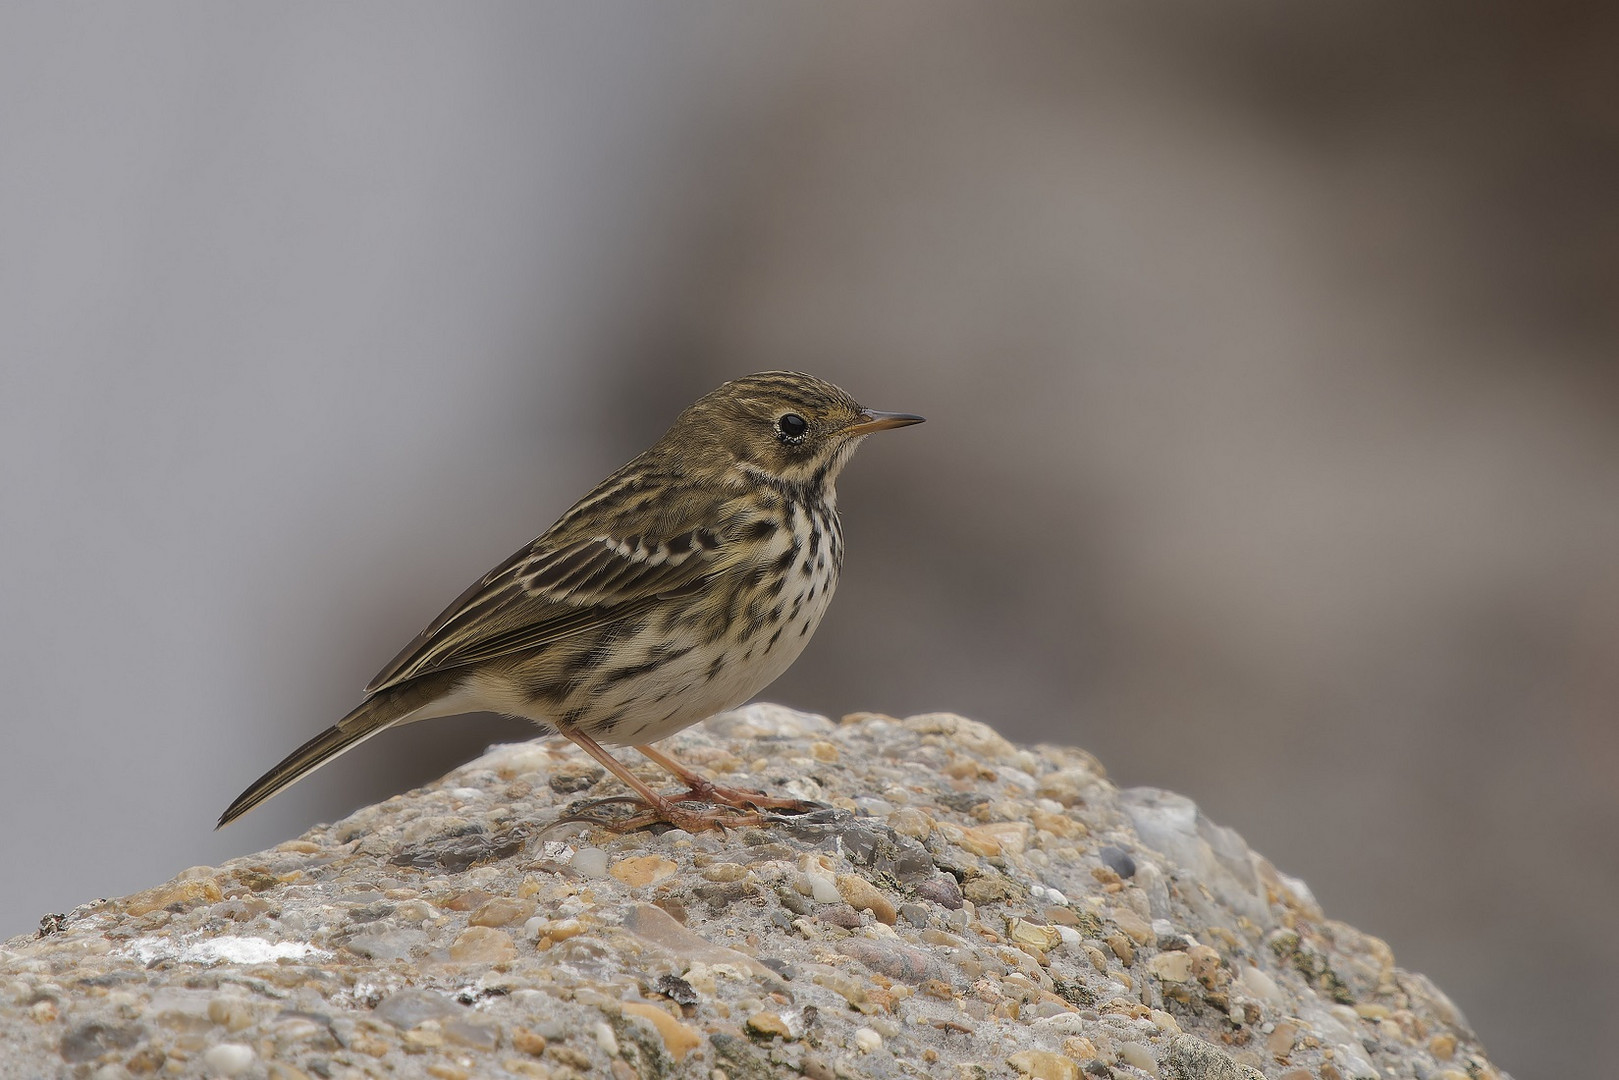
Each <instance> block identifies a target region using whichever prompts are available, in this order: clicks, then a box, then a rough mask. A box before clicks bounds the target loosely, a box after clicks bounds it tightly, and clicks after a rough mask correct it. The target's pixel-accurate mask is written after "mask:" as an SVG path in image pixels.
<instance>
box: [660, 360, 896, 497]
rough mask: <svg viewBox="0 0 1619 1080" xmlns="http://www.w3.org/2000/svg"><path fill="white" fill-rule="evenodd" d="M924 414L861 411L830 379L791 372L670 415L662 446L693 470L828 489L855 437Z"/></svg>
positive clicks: (752, 381)
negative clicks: (671, 422) (673, 416)
mask: <svg viewBox="0 0 1619 1080" xmlns="http://www.w3.org/2000/svg"><path fill="white" fill-rule="evenodd" d="M921 422H922V417H920V416H911V415H909V414H906V413H884V412H875V411H873V410H871V409H866V408H862V407H861V405H860V404H859V403H858V402H856V401H855V399H854V398H852V397H850V396H849V395H848V394H847V393H846V392H844V391H843V390H841V389H839V388H838V387H836V386H833V385H832V384H831V383H829V382H825V381H823V380H821V379H817V378H815V377H814V376H813V375H805V374H803V373H801V372H796V371H764V372H760V373H759V374H757V375H748V376H746V377H744V378H741V379H733V380H732V381H731V382H728V383H726V384H725V385H724V386H721V387H720V388H719V389H717V390H714V391H713V392H711V393H709V394H706V395H704V396H703V397H702V398H700V399H698V400H697V401H696V402H695V403H693V404H692V405H691V406H690V407H689V408H687V409H686V410H685V411H684V412H682V413H681V414H680V416H679V418H678V419H676V420H675V423H674V426H673V427H671V428H670V429H669V432H668V434H666V435H665V436H664V437H663V440H662V442H660V444H659V446H660V447H667V448H668V449H669V451H671V452H672V453H674V454H677V455H678V457H679V460H681V461H683V462H687V463H690V464H691V465H692V466H693V467H694V469H696V470H701V471H703V472H708V471H709V470H713V471H714V472H715V474H716V477H715V478H716V479H719V477H720V476H722V475H724V474H733V475H734V474H736V473H737V472H741V473H742V474H745V475H749V476H751V477H753V478H755V479H773V480H775V481H779V482H780V483H782V484H785V485H788V486H791V487H811V488H824V487H829V486H830V485H831V483H832V481H834V480H835V479H837V475H838V473H839V472H840V471H842V469H843V466H844V465H845V464H847V463H848V460H849V455H850V454H852V453H853V452H854V448H855V447H856V446H858V445H859V444H860V441H861V440H862V439H864V438H865V437H866V436H867V435H870V434H871V433H872V432H874V431H882V430H884V429H885V428H893V427H905V426H907V425H909V424H920V423H921Z"/></svg>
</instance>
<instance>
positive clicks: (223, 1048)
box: [202, 1043, 253, 1076]
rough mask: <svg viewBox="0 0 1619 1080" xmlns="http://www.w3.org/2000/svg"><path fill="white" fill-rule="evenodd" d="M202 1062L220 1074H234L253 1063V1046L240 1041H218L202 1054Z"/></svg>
mask: <svg viewBox="0 0 1619 1080" xmlns="http://www.w3.org/2000/svg"><path fill="white" fill-rule="evenodd" d="M202 1063H203V1064H204V1065H206V1066H207V1067H208V1068H209V1069H210V1070H212V1071H213V1072H216V1073H218V1074H219V1075H220V1076H236V1075H238V1074H240V1073H244V1072H246V1071H247V1070H248V1068H249V1067H250V1066H251V1065H252V1064H253V1048H252V1047H251V1046H246V1045H243V1044H242V1043H220V1044H219V1045H218V1046H214V1047H210V1048H209V1050H208V1052H207V1053H205V1054H203V1055H202Z"/></svg>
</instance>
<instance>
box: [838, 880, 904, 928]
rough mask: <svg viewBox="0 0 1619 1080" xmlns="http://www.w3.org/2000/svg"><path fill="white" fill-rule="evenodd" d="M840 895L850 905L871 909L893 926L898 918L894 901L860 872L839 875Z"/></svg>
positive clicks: (858, 908) (872, 912) (878, 917)
mask: <svg viewBox="0 0 1619 1080" xmlns="http://www.w3.org/2000/svg"><path fill="white" fill-rule="evenodd" d="M836 880H837V890H838V895H839V896H841V897H843V899H844V900H846V901H847V902H848V904H849V906H850V907H852V908H854V909H855V910H856V911H869V912H871V914H872V916H873V917H875V918H876V920H877V921H878V922H881V923H887V924H888V925H890V926H892V925H893V924H894V920H895V919H896V918H898V913H897V912H896V911H895V910H894V905H893V902H892V901H890V900H889V899H888V897H886V896H884V895H883V894H882V890H881V889H878V888H877V887H876V886H875V885H873V884H872V883H871V882H869V881H867V880H866V879H865V878H863V877H861V876H860V875H858V874H839V875H838V876H837V879H836Z"/></svg>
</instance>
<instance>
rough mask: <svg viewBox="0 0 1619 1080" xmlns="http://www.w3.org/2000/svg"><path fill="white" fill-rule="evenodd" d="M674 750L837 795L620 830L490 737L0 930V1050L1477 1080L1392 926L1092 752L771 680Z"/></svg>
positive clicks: (366, 1065)
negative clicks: (747, 814) (366, 800)
mask: <svg viewBox="0 0 1619 1080" xmlns="http://www.w3.org/2000/svg"><path fill="white" fill-rule="evenodd" d="M671 744H672V749H673V750H674V752H675V753H677V754H679V755H680V756H682V757H684V758H686V759H688V760H689V761H691V762H692V764H694V765H695V766H697V767H698V768H703V769H707V770H710V771H712V772H714V773H715V774H716V775H718V776H723V778H724V782H725V783H726V784H728V785H731V786H737V787H743V788H757V789H760V790H765V791H772V792H790V793H793V794H794V795H795V796H796V797H801V798H814V799H817V800H821V801H825V802H827V803H829V805H828V806H827V807H826V808H825V809H823V810H817V811H815V812H814V813H810V814H804V815H794V816H787V817H785V818H784V819H783V820H782V821H780V822H779V823H778V822H773V821H772V822H766V823H763V824H756V825H751V826H749V827H747V828H745V829H740V830H736V831H734V832H730V833H712V832H711V833H704V834H699V835H691V834H687V833H685V832H682V831H680V830H666V831H662V832H654V831H646V832H638V833H633V834H629V835H619V834H616V833H613V832H610V831H607V830H605V829H602V828H600V827H596V826H592V825H587V824H563V823H560V822H559V821H558V819H559V818H560V817H562V816H563V815H564V813H565V809H566V807H567V805H568V804H569V803H570V802H571V800H572V797H573V796H574V795H576V794H577V793H579V792H582V791H584V790H586V789H587V788H588V789H589V793H590V795H591V796H593V797H606V798H610V797H613V796H614V795H616V794H618V793H620V792H621V791H622V788H621V787H619V785H618V782H617V781H616V780H614V779H612V778H611V777H609V776H606V775H603V774H600V772H599V770H598V767H597V766H596V765H595V764H594V763H593V762H592V761H590V760H589V759H588V758H586V757H585V756H584V755H582V754H580V753H578V752H576V751H575V750H573V748H571V747H569V746H559V745H556V744H553V743H543V742H535V743H524V744H519V745H515V746H502V747H495V748H493V749H491V750H490V751H489V752H488V753H487V754H485V755H484V756H483V757H481V758H479V759H478V760H476V761H473V762H470V763H469V764H467V765H465V766H463V767H462V768H460V769H457V770H456V771H455V772H453V773H451V774H450V775H449V776H448V777H446V778H445V779H444V780H443V781H441V782H440V783H438V784H436V785H433V786H430V787H426V788H421V789H418V790H416V791H411V792H409V793H406V794H404V795H401V796H398V797H396V798H393V799H389V800H388V801H387V802H385V803H382V804H379V805H377V806H372V807H366V808H364V809H361V810H359V811H357V812H356V813H355V814H353V815H352V816H351V817H349V818H348V819H346V820H344V821H341V822H338V823H336V824H335V825H330V826H319V827H317V828H314V829H312V830H310V831H309V832H308V833H306V834H305V835H304V836H303V837H300V838H298V839H296V840H290V841H287V842H285V843H282V844H280V845H278V846H276V847H275V848H273V849H271V850H269V851H263V852H257V853H254V854H249V855H244V856H242V857H241V858H239V859H235V860H232V861H231V862H228V863H226V864H225V865H223V866H220V867H195V868H193V869H191V870H187V871H185V872H184V873H182V874H181V875H179V876H178V877H176V878H175V879H174V880H173V881H170V882H165V883H163V884H160V885H157V886H155V887H153V888H151V889H148V890H146V891H144V892H142V893H138V894H136V895H135V896H133V897H128V898H125V899H123V900H111V901H105V902H99V903H96V904H89V905H85V906H84V907H81V908H78V909H76V910H74V911H72V912H68V913H66V914H65V915H64V916H63V917H62V918H60V919H53V920H52V921H51V926H50V932H49V933H47V934H45V935H44V936H38V935H35V934H29V935H26V936H23V937H18V938H13V939H11V940H9V941H7V942H5V943H4V944H3V945H0V1076H5V1077H9V1076H13V1075H16V1076H27V1077H32V1076H36V1075H40V1076H54V1075H56V1074H57V1073H61V1074H62V1075H64V1076H69V1075H71V1076H74V1077H81V1076H82V1077H87V1078H88V1077H99V1078H103V1080H114V1078H116V1080H125V1078H139V1077H149V1076H150V1077H156V1076H166V1075H171V1074H172V1075H176V1076H196V1077H204V1076H227V1075H236V1076H241V1077H248V1078H254V1080H259V1078H263V1080H313V1078H319V1077H337V1076H350V1075H353V1076H360V1075H366V1076H370V1075H377V1076H402V1077H403V1076H412V1077H414V1076H431V1077H433V1078H435V1080H454V1078H465V1080H472V1078H474V1077H481V1076H506V1075H515V1076H526V1075H532V1076H549V1077H552V1078H554V1080H560V1078H562V1077H567V1076H575V1077H598V1076H600V1077H606V1078H615V1080H616V1078H619V1077H629V1076H657V1077H659V1078H661V1080H712V1078H713V1077H714V1076H716V1075H718V1074H724V1075H725V1076H726V1077H728V1078H729V1080H775V1078H786V1077H798V1076H807V1077H811V1078H813V1080H833V1078H836V1080H864V1078H867V1077H871V1078H877V1077H882V1078H891V1077H900V1076H908V1075H913V1074H917V1075H929V1076H938V1077H941V1078H942V1077H947V1076H948V1077H955V1076H957V1075H961V1076H980V1075H983V1076H1004V1077H1008V1078H1010V1077H1013V1076H1026V1077H1030V1078H1038V1080H1047V1078H1058V1080H1090V1078H1098V1080H1099V1078H1101V1077H1134V1078H1137V1080H1140V1078H1142V1077H1150V1076H1158V1077H1160V1078H1166V1080H1253V1078H1254V1077H1256V1076H1258V1075H1260V1074H1259V1073H1258V1072H1257V1071H1256V1070H1257V1069H1258V1068H1265V1069H1268V1070H1270V1072H1271V1073H1272V1074H1273V1075H1276V1076H1288V1077H1297V1078H1301V1080H1302V1078H1304V1077H1309V1078H1311V1080H1331V1078H1332V1077H1334V1076H1336V1077H1339V1078H1340V1080H1351V1078H1357V1077H1362V1076H1423V1077H1434V1078H1436V1080H1437V1078H1442V1077H1466V1078H1468V1080H1501V1074H1500V1073H1499V1071H1498V1070H1496V1069H1495V1068H1494V1066H1493V1065H1491V1064H1490V1062H1489V1059H1488V1056H1487V1054H1486V1053H1485V1051H1484V1048H1483V1047H1482V1046H1481V1045H1480V1044H1479V1041H1478V1038H1477V1036H1476V1035H1475V1034H1474V1033H1473V1032H1472V1031H1471V1030H1470V1029H1469V1028H1468V1027H1467V1024H1466V1020H1465V1019H1464V1018H1463V1017H1462V1016H1461V1014H1460V1013H1459V1012H1458V1011H1457V1010H1456V1008H1455V1006H1454V1005H1453V1004H1451V1003H1450V1001H1449V1000H1448V999H1447V998H1446V997H1445V996H1444V994H1443V993H1442V992H1440V991H1439V989H1438V988H1436V987H1435V986H1434V985H1433V984H1432V983H1431V982H1430V981H1428V980H1427V979H1425V978H1423V977H1421V976H1420V975H1415V974H1412V973H1411V972H1407V971H1404V970H1402V969H1401V968H1400V967H1399V966H1398V964H1397V963H1396V962H1395V958H1394V956H1393V954H1392V952H1391V951H1390V950H1389V948H1388V946H1387V945H1385V944H1384V943H1383V942H1381V941H1379V940H1378V939H1377V938H1375V937H1373V936H1371V935H1369V934H1366V933H1363V932H1361V931H1359V930H1356V929H1354V928H1353V927H1349V926H1346V925H1344V924H1342V923H1336V922H1333V921H1332V920H1330V919H1328V918H1326V916H1325V915H1324V914H1323V913H1322V912H1321V910H1320V907H1319V905H1318V904H1317V903H1316V901H1315V900H1314V898H1313V897H1312V896H1311V895H1310V892H1309V889H1308V887H1307V886H1306V885H1305V884H1304V883H1303V882H1300V881H1298V880H1296V879H1293V878H1289V877H1288V876H1287V875H1286V874H1283V873H1281V872H1279V871H1277V870H1276V869H1275V867H1273V866H1271V864H1270V863H1269V862H1268V861H1266V860H1265V859H1264V858H1262V857H1261V856H1259V855H1257V854H1255V853H1254V852H1252V851H1250V850H1249V849H1248V848H1247V846H1246V844H1244V843H1243V842H1242V838H1241V837H1240V836H1238V835H1237V834H1236V833H1235V832H1233V831H1231V830H1230V829H1226V828H1222V827H1221V826H1219V825H1217V824H1215V823H1213V822H1211V821H1209V820H1208V819H1207V818H1206V817H1205V816H1204V815H1203V814H1202V813H1201V812H1200V811H1199V810H1198V808H1197V806H1196V804H1195V803H1192V802H1191V801H1190V800H1188V799H1186V798H1184V797H1182V796H1178V795H1173V794H1171V793H1168V792H1161V791H1153V790H1150V789H1139V788H1138V789H1132V790H1130V791H1119V790H1118V789H1117V788H1115V787H1114V786H1113V785H1112V784H1111V783H1110V782H1109V781H1108V779H1107V777H1106V773H1105V772H1104V770H1103V769H1102V768H1101V766H1100V765H1099V764H1098V763H1097V762H1096V761H1095V759H1094V758H1091V757H1090V756H1089V755H1087V754H1085V753H1084V752H1083V751H1080V750H1074V749H1071V748H1066V747H1057V746H1047V747H1040V748H1038V750H1037V751H1036V750H1029V749H1025V748H1020V747H1017V746H1015V745H1014V744H1012V743H1010V742H1009V741H1007V740H1006V739H1004V738H1002V737H1001V736H1000V735H998V734H996V733H995V732H994V731H992V730H991V729H989V728H987V727H985V726H984V725H982V724H977V723H974V722H972V721H969V720H965V719H963V718H961V717H952V716H949V715H947V714H937V713H936V714H929V715H927V716H922V717H911V718H909V719H895V718H892V717H884V716H879V715H876V714H860V715H857V716H854V717H851V718H848V719H847V720H846V721H845V722H844V723H841V724H833V723H831V722H830V721H828V720H826V719H824V718H821V717H814V716H808V715H806V714H803V713H796V712H794V711H792V710H790V709H784V708H781V707H779V706H753V707H751V708H748V709H743V710H738V711H736V712H734V713H729V714H726V715H724V716H722V717H719V718H716V720H715V721H713V722H710V723H707V724H704V725H700V726H698V727H696V728H694V729H692V730H690V731H688V732H685V733H682V734H681V735H679V736H678V737H676V738H675V739H673V740H671ZM51 1062H55V1065H54V1066H53V1065H50V1064H49V1063H51ZM41 1063H45V1064H41Z"/></svg>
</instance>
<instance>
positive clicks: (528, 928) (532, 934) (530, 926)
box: [523, 915, 550, 941]
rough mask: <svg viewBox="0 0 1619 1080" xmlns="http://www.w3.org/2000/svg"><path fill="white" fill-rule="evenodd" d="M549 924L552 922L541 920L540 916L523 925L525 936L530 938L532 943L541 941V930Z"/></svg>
mask: <svg viewBox="0 0 1619 1080" xmlns="http://www.w3.org/2000/svg"><path fill="white" fill-rule="evenodd" d="M548 922H550V920H549V919H544V918H541V917H540V916H538V915H536V916H534V917H533V918H532V919H530V920H529V921H528V922H526V923H524V924H523V936H524V937H526V938H528V939H529V940H530V941H538V940H540V930H541V928H542V927H543V926H545V924H546V923H548Z"/></svg>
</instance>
